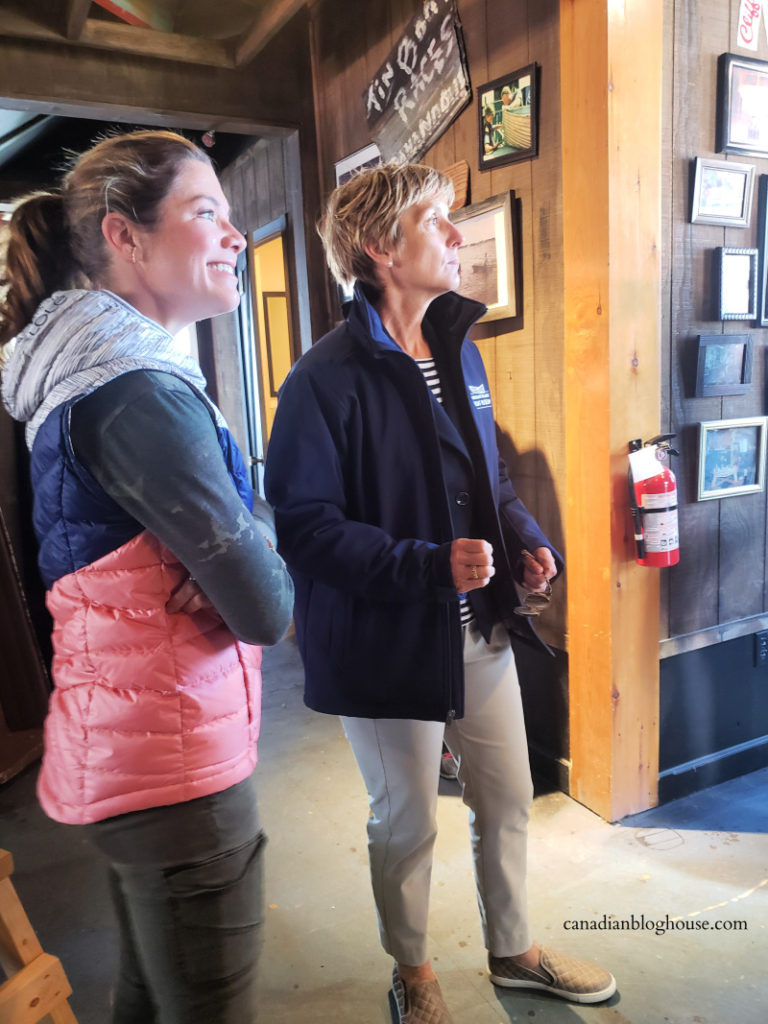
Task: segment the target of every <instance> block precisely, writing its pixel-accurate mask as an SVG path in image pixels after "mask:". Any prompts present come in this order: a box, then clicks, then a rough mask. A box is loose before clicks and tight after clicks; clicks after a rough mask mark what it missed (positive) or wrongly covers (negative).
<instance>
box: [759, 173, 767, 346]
mask: <svg viewBox="0 0 768 1024" xmlns="http://www.w3.org/2000/svg"><path fill="white" fill-rule="evenodd" d="M757 246H758V249H759V251H760V267H759V270H758V278H759V283H760V287H759V295H758V299H757V323H758V325H759V326H760V327H768V174H761V175H760V179H759V181H758V186H757Z"/></svg>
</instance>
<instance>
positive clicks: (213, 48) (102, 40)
mask: <svg viewBox="0 0 768 1024" xmlns="http://www.w3.org/2000/svg"><path fill="white" fill-rule="evenodd" d="M79 41H80V43H81V44H82V45H83V46H94V47H96V48H97V49H103V50H118V51H120V52H121V53H132V54H135V55H137V56H140V57H158V58H159V59H160V60H173V61H182V62H183V63H185V64H203V65H205V66H207V67H214V68H231V67H234V59H233V56H232V51H231V49H230V48H229V47H228V46H227V45H226V44H225V43H221V42H219V41H218V40H216V39H200V38H198V37H197V36H183V35H178V34H176V33H172V32H156V31H155V30H154V29H151V28H137V27H136V26H134V25H113V24H110V23H109V22H107V21H97V20H96V19H95V18H89V19H88V20H87V21H86V23H85V26H84V28H83V33H82V35H81V37H80V40H79Z"/></svg>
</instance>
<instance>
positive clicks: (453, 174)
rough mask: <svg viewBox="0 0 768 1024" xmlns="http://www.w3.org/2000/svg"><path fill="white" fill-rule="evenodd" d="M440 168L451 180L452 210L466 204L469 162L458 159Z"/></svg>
mask: <svg viewBox="0 0 768 1024" xmlns="http://www.w3.org/2000/svg"><path fill="white" fill-rule="evenodd" d="M440 170H441V171H442V173H443V174H444V175H445V176H446V177H447V178H450V179H451V181H452V182H453V202H452V203H451V209H452V210H460V209H461V207H462V206H466V205H467V200H468V199H469V164H468V163H467V161H466V160H459V162H458V163H455V164H451V166H450V167H441V168H440Z"/></svg>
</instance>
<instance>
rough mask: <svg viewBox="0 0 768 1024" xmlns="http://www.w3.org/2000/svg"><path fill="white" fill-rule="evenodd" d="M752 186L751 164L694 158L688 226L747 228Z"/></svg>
mask: <svg viewBox="0 0 768 1024" xmlns="http://www.w3.org/2000/svg"><path fill="white" fill-rule="evenodd" d="M754 184H755V168H754V165H753V164H736V163H730V162H728V161H726V160H710V159H709V157H700V156H697V157H696V160H695V165H694V175H693V189H692V190H691V223H692V224H724V225H726V226H727V227H732V228H748V227H749V221H750V217H751V215H752V194H753V192H754Z"/></svg>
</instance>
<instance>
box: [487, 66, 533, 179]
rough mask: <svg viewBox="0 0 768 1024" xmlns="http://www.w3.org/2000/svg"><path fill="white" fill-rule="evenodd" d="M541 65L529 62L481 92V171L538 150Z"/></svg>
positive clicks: (529, 155)
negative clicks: (538, 81) (538, 80)
mask: <svg viewBox="0 0 768 1024" xmlns="http://www.w3.org/2000/svg"><path fill="white" fill-rule="evenodd" d="M537 76H538V65H537V64H528V65H526V67H524V68H520V69H519V70H518V71H512V72H511V73H510V74H508V75H504V77H503V78H496V79H494V81H493V82H488V83H487V85H484V86H482V87H481V88H480V89H478V91H477V124H478V141H479V160H480V170H481V171H487V170H490V168H491V167H500V166H502V165H503V164H512V163H516V162H517V161H518V160H527V159H529V157H534V156H536V155H537V153H538V145H539V140H538V105H539V100H538V86H537Z"/></svg>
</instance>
